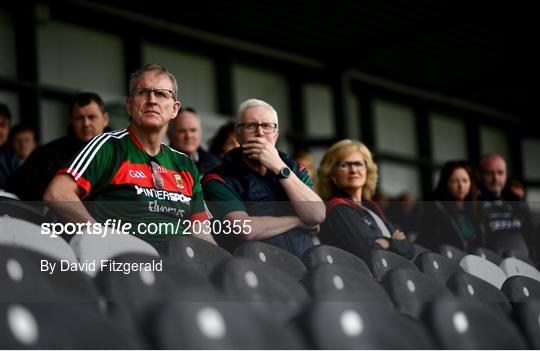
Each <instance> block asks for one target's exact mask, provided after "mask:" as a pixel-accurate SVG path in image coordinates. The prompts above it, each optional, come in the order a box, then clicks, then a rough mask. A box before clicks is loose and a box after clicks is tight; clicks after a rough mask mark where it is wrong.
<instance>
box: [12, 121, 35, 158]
mask: <svg viewBox="0 0 540 351" xmlns="http://www.w3.org/2000/svg"><path fill="white" fill-rule="evenodd" d="M9 144H10V146H11V149H12V150H13V153H14V154H15V156H17V158H18V160H19V165H22V164H23V163H24V161H26V159H27V158H28V156H30V154H31V153H32V151H34V149H35V148H36V147H37V140H36V133H35V131H34V128H32V127H29V126H25V125H21V124H18V125H16V126H14V127H13V128H11V131H10V133H9Z"/></svg>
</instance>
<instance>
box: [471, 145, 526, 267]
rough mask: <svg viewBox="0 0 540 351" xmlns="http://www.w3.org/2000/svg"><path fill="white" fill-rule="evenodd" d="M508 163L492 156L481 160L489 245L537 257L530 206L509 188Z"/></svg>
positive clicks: (480, 180)
mask: <svg viewBox="0 0 540 351" xmlns="http://www.w3.org/2000/svg"><path fill="white" fill-rule="evenodd" d="M506 180H507V169H506V161H505V160H504V158H503V157H502V156H501V155H498V154H495V153H490V154H487V155H485V156H484V157H483V158H482V160H481V161H480V166H479V168H478V188H479V189H480V197H479V199H480V200H481V204H480V210H481V218H482V222H483V226H484V229H485V232H486V233H485V241H486V242H485V245H486V246H488V247H489V248H491V249H493V250H495V251H498V252H499V253H503V252H504V251H509V252H507V253H508V254H512V255H515V256H518V257H519V258H521V259H525V260H528V259H529V256H532V257H534V256H535V253H534V251H535V250H534V235H533V225H532V222H531V217H530V211H529V209H528V207H527V204H526V203H525V202H524V201H521V199H520V198H519V197H517V196H516V195H514V194H513V193H511V192H510V191H508V189H507V188H506Z"/></svg>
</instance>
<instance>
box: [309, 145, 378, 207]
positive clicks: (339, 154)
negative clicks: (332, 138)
mask: <svg viewBox="0 0 540 351" xmlns="http://www.w3.org/2000/svg"><path fill="white" fill-rule="evenodd" d="M354 152H359V153H360V155H362V157H363V158H364V161H366V163H367V167H366V184H365V185H364V187H363V188H362V198H364V199H371V196H373V194H374V193H375V188H376V186H377V179H378V175H377V164H376V163H375V162H374V161H373V157H372V156H371V152H370V151H369V149H368V148H367V146H366V145H364V144H362V143H361V142H359V141H353V140H349V139H344V140H341V141H338V142H337V143H335V144H334V145H332V146H330V148H329V149H328V150H327V151H326V153H325V154H324V156H323V158H322V160H321V165H320V167H319V169H318V170H317V176H318V181H319V184H318V191H319V195H320V196H321V198H322V199H323V200H328V199H329V198H330V197H332V175H333V172H334V169H335V165H336V163H338V162H339V161H342V160H343V159H345V158H347V157H348V156H349V155H351V154H352V153H354Z"/></svg>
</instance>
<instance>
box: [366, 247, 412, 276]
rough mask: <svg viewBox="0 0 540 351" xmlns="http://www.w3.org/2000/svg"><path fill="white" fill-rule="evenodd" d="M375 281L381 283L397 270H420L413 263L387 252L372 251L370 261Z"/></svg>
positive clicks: (369, 264)
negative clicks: (392, 271)
mask: <svg viewBox="0 0 540 351" xmlns="http://www.w3.org/2000/svg"><path fill="white" fill-rule="evenodd" d="M368 266H369V269H370V270H371V273H372V274H373V278H374V279H375V280H378V281H381V280H382V279H383V277H384V275H385V274H386V273H387V272H389V271H390V270H392V269H395V268H408V269H412V270H418V269H417V268H416V266H415V265H414V263H413V262H412V261H409V260H408V259H406V258H404V257H401V256H400V255H398V254H395V253H393V252H390V251H386V250H372V251H371V252H370V255H369V261H368Z"/></svg>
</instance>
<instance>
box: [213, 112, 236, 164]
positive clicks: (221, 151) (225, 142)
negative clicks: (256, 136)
mask: <svg viewBox="0 0 540 351" xmlns="http://www.w3.org/2000/svg"><path fill="white" fill-rule="evenodd" d="M234 126H235V123H234V121H229V122H227V123H225V124H224V125H222V126H221V127H219V129H218V131H217V132H216V134H215V135H214V136H213V137H212V139H210V143H209V144H210V148H209V151H210V152H211V153H212V154H214V155H215V156H217V157H219V159H220V160H223V156H225V154H226V153H227V152H229V151H231V150H232V149H236V148H237V147H239V146H240V143H238V140H237V139H236V136H235V134H234Z"/></svg>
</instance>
